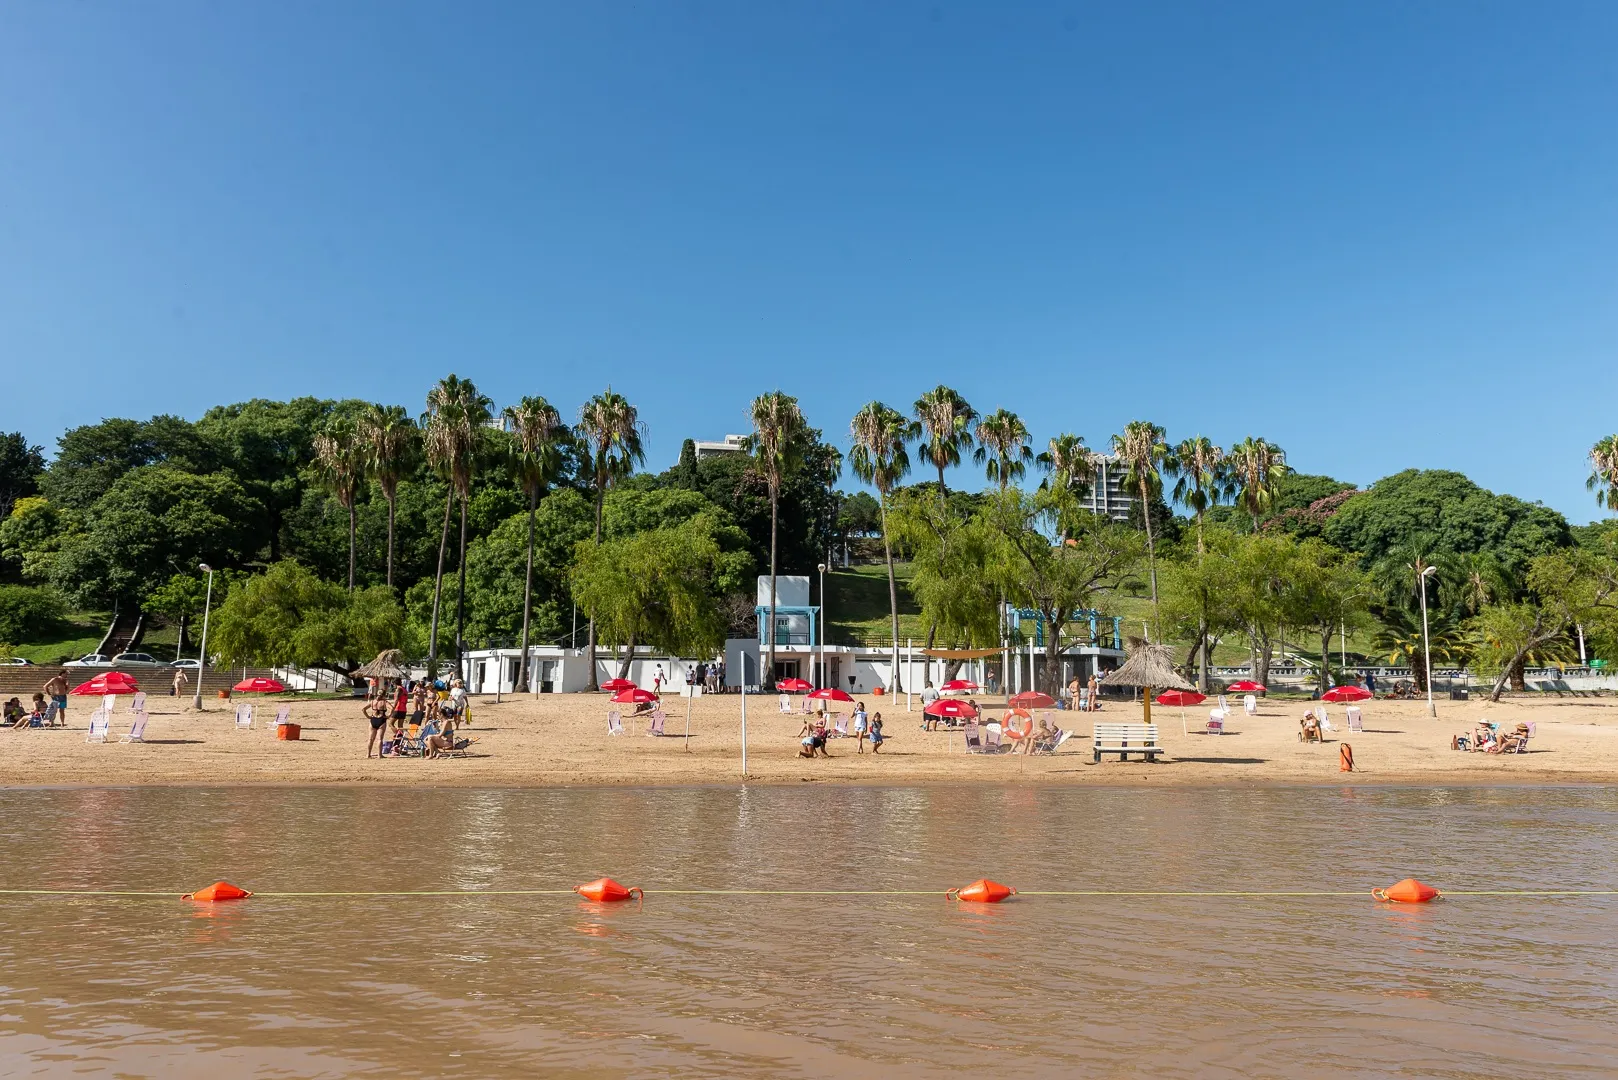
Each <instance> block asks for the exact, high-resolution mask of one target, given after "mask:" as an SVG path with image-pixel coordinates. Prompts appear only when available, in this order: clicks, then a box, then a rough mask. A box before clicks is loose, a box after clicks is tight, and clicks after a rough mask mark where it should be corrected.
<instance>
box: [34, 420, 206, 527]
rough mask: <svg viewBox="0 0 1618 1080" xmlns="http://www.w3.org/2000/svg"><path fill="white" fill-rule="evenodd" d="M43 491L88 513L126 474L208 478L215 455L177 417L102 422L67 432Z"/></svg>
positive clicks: (61, 441)
mask: <svg viewBox="0 0 1618 1080" xmlns="http://www.w3.org/2000/svg"><path fill="white" fill-rule="evenodd" d="M56 445H57V450H56V458H55V460H53V461H52V462H51V464H50V467H49V468H48V469H47V470H46V472H45V476H44V478H43V479H42V481H41V490H43V492H44V493H45V495H46V496H47V497H48V498H49V499H50V500H51V501H52V502H54V503H56V504H57V505H58V506H62V507H64V508H67V509H70V510H87V509H89V507H90V506H91V505H92V504H93V503H94V502H95V501H96V500H97V499H99V498H100V497H101V496H102V495H104V494H105V493H106V492H107V491H108V490H109V489H110V488H111V487H112V485H113V484H114V483H116V482H117V481H118V479H119V478H120V477H122V476H123V475H124V474H125V473H128V472H130V471H132V470H134V469H139V468H142V467H145V466H148V465H167V466H169V467H170V468H171V469H173V470H175V471H178V472H193V473H204V472H212V471H213V470H214V469H215V468H216V467H217V465H218V461H217V455H216V453H215V452H214V448H213V447H212V446H211V445H210V443H209V442H208V441H207V440H206V439H204V438H203V437H202V435H201V434H200V433H199V432H198V430H197V428H196V426H195V425H194V424H191V423H190V422H188V421H186V420H182V419H181V418H179V417H177V416H154V417H152V418H151V419H150V420H145V421H142V420H123V419H112V420H103V421H101V422H100V423H99V424H87V425H85V426H83V427H76V428H69V429H68V430H67V431H66V432H65V433H64V434H63V435H62V437H61V438H60V439H58V440H57V444H56Z"/></svg>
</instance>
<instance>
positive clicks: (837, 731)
mask: <svg viewBox="0 0 1618 1080" xmlns="http://www.w3.org/2000/svg"><path fill="white" fill-rule="evenodd" d="M831 736H832V738H834V739H846V738H848V717H846V716H844V715H843V714H842V713H834V714H833V718H832V725H831Z"/></svg>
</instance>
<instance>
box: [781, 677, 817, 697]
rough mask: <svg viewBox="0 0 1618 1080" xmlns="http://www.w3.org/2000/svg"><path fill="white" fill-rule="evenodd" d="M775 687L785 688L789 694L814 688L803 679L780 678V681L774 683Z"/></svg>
mask: <svg viewBox="0 0 1618 1080" xmlns="http://www.w3.org/2000/svg"><path fill="white" fill-rule="evenodd" d="M775 688H776V689H777V690H785V691H786V692H787V693H789V694H801V693H803V692H804V691H805V690H813V689H814V687H813V686H811V685H810V684H809V683H808V682H807V681H805V680H803V679H782V680H781V681H780V682H778V683H776V684H775Z"/></svg>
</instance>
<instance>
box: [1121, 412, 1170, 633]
mask: <svg viewBox="0 0 1618 1080" xmlns="http://www.w3.org/2000/svg"><path fill="white" fill-rule="evenodd" d="M1112 452H1113V454H1114V455H1115V456H1116V457H1117V458H1118V461H1119V463H1120V464H1121V465H1123V467H1124V473H1125V475H1126V476H1127V477H1128V478H1129V482H1130V483H1131V484H1133V485H1134V487H1135V490H1136V492H1138V493H1139V497H1140V509H1141V515H1140V516H1141V521H1142V522H1144V523H1145V525H1146V562H1147V565H1148V566H1149V567H1150V568H1151V575H1152V624H1153V630H1154V632H1156V633H1157V634H1158V636H1159V638H1160V639H1161V637H1162V631H1161V628H1160V627H1159V626H1158V615H1157V549H1156V545H1155V541H1154V540H1153V537H1152V500H1153V499H1154V498H1156V497H1158V496H1160V495H1161V494H1162V492H1163V476H1164V474H1165V473H1167V474H1169V475H1171V476H1172V475H1173V474H1174V472H1175V462H1174V454H1173V452H1172V451H1170V450H1169V444H1168V443H1167V442H1166V441H1165V440H1164V437H1163V429H1162V428H1160V427H1158V426H1157V425H1156V424H1153V423H1151V422H1150V421H1147V420H1131V421H1130V422H1129V423H1127V424H1125V425H1124V431H1123V434H1121V435H1114V436H1113V437H1112Z"/></svg>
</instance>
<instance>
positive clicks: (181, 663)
mask: <svg viewBox="0 0 1618 1080" xmlns="http://www.w3.org/2000/svg"><path fill="white" fill-rule="evenodd" d="M169 667H171V668H185V670H187V671H195V670H197V662H196V661H195V660H176V661H174V663H172V664H170V665H169Z"/></svg>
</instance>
